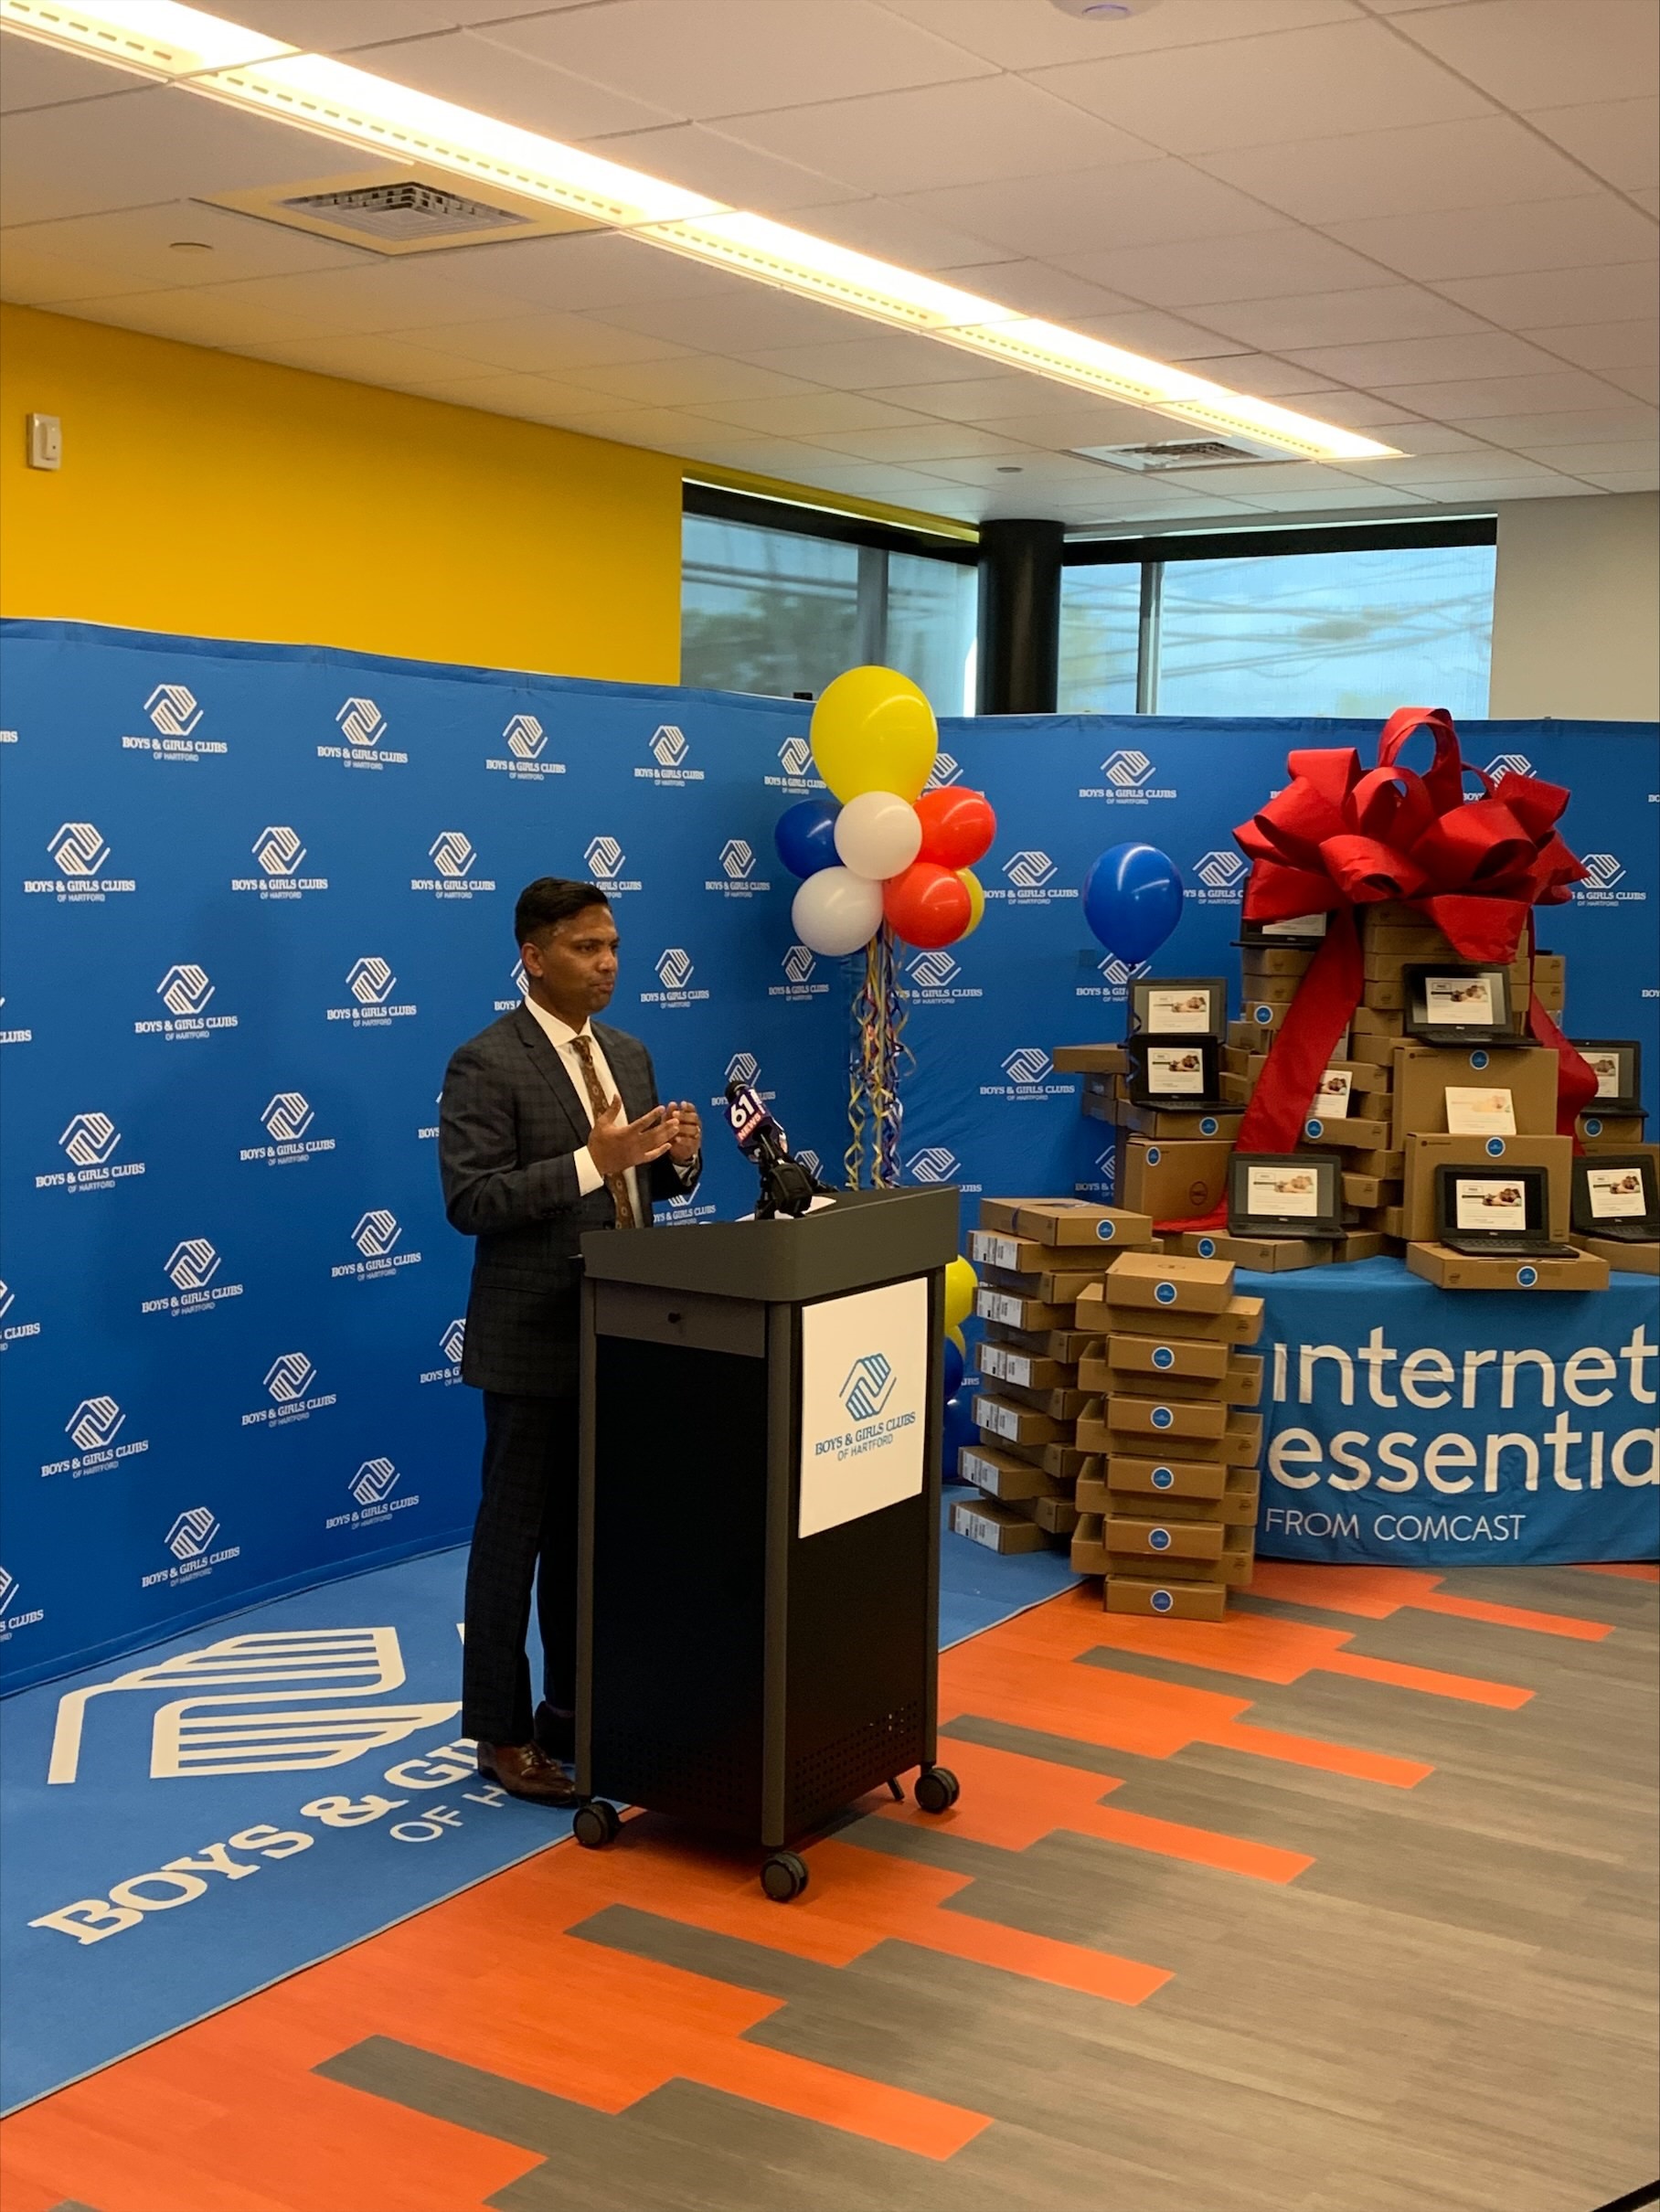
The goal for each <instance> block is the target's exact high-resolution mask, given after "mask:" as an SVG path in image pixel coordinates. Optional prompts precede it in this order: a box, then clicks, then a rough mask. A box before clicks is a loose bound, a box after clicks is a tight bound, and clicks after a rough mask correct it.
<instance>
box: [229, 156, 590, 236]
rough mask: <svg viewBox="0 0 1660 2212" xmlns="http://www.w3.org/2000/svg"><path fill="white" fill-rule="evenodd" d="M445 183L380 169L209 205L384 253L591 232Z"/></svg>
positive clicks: (511, 200) (568, 219) (552, 211)
mask: <svg viewBox="0 0 1660 2212" xmlns="http://www.w3.org/2000/svg"><path fill="white" fill-rule="evenodd" d="M452 183H453V179H451V178H446V177H445V175H443V174H442V171H438V170H429V169H424V168H420V167H419V166H416V165H410V167H409V168H408V169H406V170H404V171H403V172H402V173H401V174H399V173H392V174H390V175H388V171H387V169H386V168H384V167H382V168H378V169H370V170H367V171H365V170H358V171H356V173H355V174H354V175H350V176H320V177H317V178H315V179H314V180H313V181H312V182H310V183H308V184H304V185H302V186H300V187H299V188H298V189H297V190H296V188H295V187H294V186H293V185H281V186H265V187H264V188H263V189H262V190H261V191H257V192H226V193H216V194H214V195H213V196H212V205H213V206H214V207H231V208H234V209H235V210H236V211H237V213H238V214H239V215H257V216H260V217H261V218H263V220H264V221H266V222H268V223H282V224H283V225H284V226H285V227H286V228H287V229H291V230H309V231H311V232H313V233H314V235H315V236H317V237H320V238H328V239H337V240H338V241H339V242H340V244H342V245H346V246H367V248H368V249H369V250H371V251H372V252H375V253H389V254H397V253H431V252H432V251H433V250H435V249H438V248H448V249H450V250H454V249H455V248H457V247H463V246H495V245H499V244H501V243H502V242H503V241H504V240H505V239H521V238H546V237H548V235H549V234H551V233H554V232H559V231H567V230H592V229H597V228H598V226H597V225H596V224H594V223H592V222H590V221H589V220H588V219H587V218H585V217H583V216H580V215H569V214H567V213H566V212H565V211H564V209H563V208H559V207H548V206H547V205H546V204H545V203H544V202H543V201H541V200H532V199H526V198H523V197H520V196H519V195H518V194H517V193H516V192H498V191H497V190H496V189H495V186H494V185H493V186H491V187H490V197H489V198H488V199H477V198H474V197H471V196H470V195H468V194H466V193H462V192H456V191H453V190H452V188H451V186H452Z"/></svg>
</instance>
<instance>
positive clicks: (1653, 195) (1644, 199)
mask: <svg viewBox="0 0 1660 2212" xmlns="http://www.w3.org/2000/svg"><path fill="white" fill-rule="evenodd" d="M1625 197H1626V198H1627V199H1629V200H1634V201H1635V202H1636V204H1637V206H1638V207H1641V208H1642V209H1643V211H1644V214H1645V215H1652V216H1654V217H1655V218H1660V191H1654V192H1628V193H1627V194H1626V196H1625Z"/></svg>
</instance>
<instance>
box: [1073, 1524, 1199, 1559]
mask: <svg viewBox="0 0 1660 2212" xmlns="http://www.w3.org/2000/svg"><path fill="white" fill-rule="evenodd" d="M1101 1534H1102V1536H1103V1537H1105V1539H1106V1546H1107V1550H1108V1552H1109V1553H1110V1554H1111V1553H1120V1554H1122V1553H1124V1552H1132V1551H1133V1552H1145V1553H1148V1554H1149V1555H1150V1556H1152V1557H1153V1558H1157V1559H1160V1560H1164V1559H1219V1558H1221V1556H1222V1552H1223V1549H1224V1540H1223V1539H1224V1524H1223V1523H1222V1522H1220V1521H1184V1520H1176V1519H1175V1518H1170V1519H1160V1518H1159V1517H1158V1516H1157V1515H1139V1514H1135V1515H1132V1514H1124V1513H1111V1514H1108V1515H1107V1516H1106V1520H1105V1525H1104V1526H1103V1527H1102V1529H1101Z"/></svg>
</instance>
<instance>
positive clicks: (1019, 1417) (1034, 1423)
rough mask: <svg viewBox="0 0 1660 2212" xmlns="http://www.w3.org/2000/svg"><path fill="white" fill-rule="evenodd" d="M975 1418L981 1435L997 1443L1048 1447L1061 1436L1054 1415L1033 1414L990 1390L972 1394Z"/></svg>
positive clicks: (1016, 1402)
mask: <svg viewBox="0 0 1660 2212" xmlns="http://www.w3.org/2000/svg"><path fill="white" fill-rule="evenodd" d="M1086 1402H1087V1401H1086ZM974 1426H975V1427H976V1428H977V1429H978V1430H980V1432H981V1434H982V1435H983V1436H995V1438H996V1439H997V1441H999V1443H1004V1444H1049V1443H1053V1442H1054V1441H1055V1439H1056V1438H1057V1437H1058V1436H1059V1435H1060V1434H1061V1424H1060V1422H1059V1421H1058V1420H1055V1419H1054V1417H1053V1415H1051V1414H1048V1413H1038V1412H1036V1411H1035V1410H1034V1409H1032V1408H1031V1407H1030V1406H1023V1405H1022V1404H1021V1403H1020V1401H1019V1399H1018V1398H999V1397H997V1396H996V1395H995V1393H994V1392H993V1391H990V1390H980V1391H976V1392H975V1394H974Z"/></svg>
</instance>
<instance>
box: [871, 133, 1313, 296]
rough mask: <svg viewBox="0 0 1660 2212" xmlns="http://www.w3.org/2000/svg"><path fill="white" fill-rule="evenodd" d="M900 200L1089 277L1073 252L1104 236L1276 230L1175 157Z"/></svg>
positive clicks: (1133, 238)
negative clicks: (1057, 262)
mask: <svg viewBox="0 0 1660 2212" xmlns="http://www.w3.org/2000/svg"><path fill="white" fill-rule="evenodd" d="M899 206H900V207H910V208H914V209H916V210H917V211H918V212H919V213H920V214H922V215H925V216H928V217H930V218H932V219H934V220H936V221H939V222H942V223H946V224H950V225H953V226H958V227H960V228H961V229H964V230H966V231H971V232H974V233H976V234H977V235H978V236H980V237H982V238H987V239H995V241H996V243H997V244H999V245H1001V246H1006V247H1008V248H1009V249H1011V250H1013V251H1014V252H1016V253H1026V254H1031V255H1033V256H1034V257H1035V258H1036V259H1037V260H1039V261H1059V262H1061V263H1062V265H1063V266H1065V267H1068V268H1070V269H1073V270H1075V271H1077V273H1078V274H1080V275H1083V276H1088V275H1091V273H1092V272H1091V271H1090V270H1088V269H1083V268H1080V265H1079V263H1078V261H1076V260H1075V259H1073V258H1072V257H1074V256H1077V255H1080V254H1090V253H1099V252H1100V251H1101V250H1102V248H1103V246H1104V245H1105V244H1106V243H1107V242H1108V241H1112V243H1114V244H1116V245H1123V246H1139V245H1164V244H1168V243H1172V242H1175V241H1177V240H1181V239H1197V238H1225V237H1229V236H1232V237H1244V236H1246V235H1247V234H1248V233H1250V231H1253V230H1271V229H1275V228H1276V227H1277V226H1276V223H1275V219H1274V218H1273V216H1272V214H1270V213H1269V211H1268V210H1267V209H1266V208H1265V207H1259V206H1258V205H1257V204H1256V202H1255V201H1253V200H1250V199H1247V198H1246V197H1245V196H1244V194H1243V193H1240V192H1235V191H1232V190H1230V189H1229V187H1228V186H1226V185H1221V184H1218V183H1216V182H1214V181H1213V179H1211V178H1210V177H1208V176H1202V175H1200V174H1199V173H1198V171H1197V169H1192V168H1189V167H1188V166H1187V165H1186V163H1185V162H1179V161H1140V162H1125V163H1123V164H1122V165H1120V166H1118V167H1115V168H1107V169H1089V170H1080V171H1079V172H1078V173H1077V174H1076V175H1071V176H1027V177H1017V178H1016V179H1014V180H1013V181H1012V182H1010V183H1006V184H998V185H952V186H946V187H945V188H944V189H942V190H940V191H932V192H916V193H911V194H910V195H909V196H908V197H905V198H903V199H901V200H900V201H899ZM983 258H984V259H987V260H989V259H990V258H991V257H990V256H989V255H986V256H984V257H983ZM1113 289H1115V290H1116V289H1120V288H1119V287H1113ZM1122 289H1123V290H1125V291H1128V290H1129V289H1130V288H1129V287H1128V286H1124V287H1122ZM1133 296H1144V295H1133ZM1150 304H1152V305H1154V306H1163V305H1165V304H1166V303H1165V301H1162V300H1155V301H1152V302H1150Z"/></svg>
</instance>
